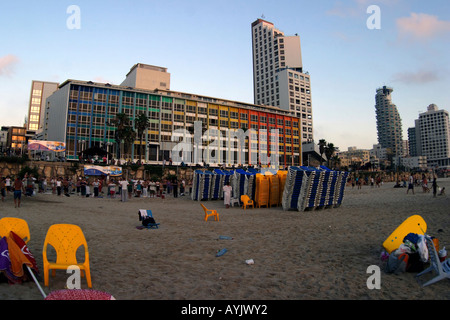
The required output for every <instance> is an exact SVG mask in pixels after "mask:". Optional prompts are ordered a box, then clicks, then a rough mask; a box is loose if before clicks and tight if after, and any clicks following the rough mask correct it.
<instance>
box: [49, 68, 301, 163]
mask: <svg viewBox="0 0 450 320" xmlns="http://www.w3.org/2000/svg"><path fill="white" fill-rule="evenodd" d="M118 113H125V114H126V115H128V116H129V118H130V119H131V122H132V123H133V125H134V120H135V119H136V118H137V117H138V116H139V115H140V114H142V113H143V114H145V115H146V116H147V117H148V118H149V122H150V125H149V128H148V130H146V132H145V133H144V136H143V139H142V147H143V152H142V155H143V158H142V160H143V161H145V162H146V163H162V161H163V160H169V158H173V156H174V155H173V154H172V150H174V147H175V146H176V145H177V144H178V143H179V142H180V141H182V139H186V138H190V137H193V136H194V135H197V134H199V135H200V137H201V146H199V148H200V149H201V150H202V151H203V154H205V155H206V156H204V157H203V158H202V159H201V160H202V161H199V158H195V157H194V156H191V157H189V158H185V159H183V161H184V162H185V163H186V164H189V165H196V164H198V163H199V162H201V163H203V162H205V163H210V164H211V165H214V164H217V165H219V164H225V165H227V166H231V165H240V164H242V165H248V164H255V165H258V164H259V162H260V159H259V158H258V155H259V154H261V153H266V155H267V156H270V155H272V152H274V151H275V150H274V146H275V145H277V144H276V143H275V142H274V140H273V137H274V136H273V135H272V134H271V133H272V132H273V131H272V130H273V129H278V133H279V135H278V159H279V163H278V164H279V165H280V166H289V165H301V163H302V156H301V141H300V139H301V135H300V134H301V132H300V130H301V122H300V119H299V118H298V117H296V116H294V115H293V114H292V113H291V112H289V111H286V110H282V109H280V108H277V107H268V106H260V105H254V104H248V103H242V102H237V101H231V100H225V99H220V98H213V97H207V96H202V95H197V94H191V93H184V92H177V91H171V90H170V74H168V73H167V70H166V69H165V68H161V67H155V66H149V65H145V64H136V65H135V66H133V68H131V70H130V72H129V73H128V75H127V79H125V81H124V82H123V83H122V84H121V85H120V86H118V85H111V84H109V83H106V84H105V83H94V82H92V81H78V80H67V81H65V82H64V83H62V84H61V85H60V86H59V87H58V90H57V91H56V92H54V93H53V94H52V95H51V96H50V97H49V98H48V99H47V101H46V113H45V124H44V131H43V136H42V137H41V139H43V140H49V141H63V142H65V143H66V158H67V159H68V160H76V159H78V155H79V153H80V152H82V151H84V150H86V149H88V148H92V147H94V146H96V147H101V148H104V149H106V150H107V151H108V152H110V153H111V154H113V155H115V154H116V153H117V148H118V144H117V143H116V140H115V131H116V127H115V126H114V125H113V124H112V121H113V120H114V119H115V118H116V115H117V114H118ZM199 121H200V122H201V124H200V122H199ZM199 124H200V130H201V132H196V130H197V129H199V126H198V125H199ZM238 129H242V130H243V131H244V132H249V131H250V130H248V129H252V131H251V134H249V135H248V136H247V137H246V138H245V145H241V143H239V139H238V138H236V137H235V136H234V135H233V132H234V131H235V130H238ZM214 130H215V131H217V133H218V134H217V135H216V136H213V134H212V133H213V132H214ZM180 132H181V133H180ZM219 135H220V139H219V140H220V141H217V139H216V138H218V136H219ZM214 141H215V142H217V143H214ZM139 146H140V139H139V137H136V139H135V141H134V143H132V145H131V147H130V148H127V150H126V151H125V152H124V153H121V158H122V159H123V160H130V161H137V160H138V159H139V149H140V148H139ZM241 151H244V152H243V153H242V152H241ZM242 154H244V156H242ZM211 160H214V161H211Z"/></svg>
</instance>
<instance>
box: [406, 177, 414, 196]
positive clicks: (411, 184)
mask: <svg viewBox="0 0 450 320" xmlns="http://www.w3.org/2000/svg"><path fill="white" fill-rule="evenodd" d="M410 189H411V191H412V194H414V177H413V176H412V174H410V175H409V183H408V190H406V194H408V193H409V190H410Z"/></svg>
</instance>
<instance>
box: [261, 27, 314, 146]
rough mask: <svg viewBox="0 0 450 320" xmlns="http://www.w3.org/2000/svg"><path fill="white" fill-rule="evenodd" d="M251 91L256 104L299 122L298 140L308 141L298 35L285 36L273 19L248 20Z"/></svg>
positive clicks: (308, 108) (306, 89)
mask: <svg viewBox="0 0 450 320" xmlns="http://www.w3.org/2000/svg"><path fill="white" fill-rule="evenodd" d="M252 49H253V95H254V103H255V104H257V105H269V106H274V107H278V108H280V109H283V110H287V111H289V112H290V113H291V114H292V115H293V116H296V117H299V118H300V119H301V123H302V133H301V134H302V136H301V138H302V141H303V142H305V141H312V140H313V138H314V136H313V115H312V103H311V81H310V76H309V74H308V73H307V72H304V71H303V63H302V53H301V46H300V37H299V36H298V35H294V36H285V35H284V33H283V32H282V31H280V30H278V29H276V28H275V26H274V25H273V23H271V22H268V21H265V20H262V19H258V20H256V21H255V22H253V23H252Z"/></svg>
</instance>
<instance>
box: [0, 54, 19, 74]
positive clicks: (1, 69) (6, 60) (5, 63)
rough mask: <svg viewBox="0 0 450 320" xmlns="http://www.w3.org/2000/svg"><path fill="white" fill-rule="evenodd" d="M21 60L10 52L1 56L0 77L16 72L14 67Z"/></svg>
mask: <svg viewBox="0 0 450 320" xmlns="http://www.w3.org/2000/svg"><path fill="white" fill-rule="evenodd" d="M18 62H19V58H17V57H16V56H14V55H12V54H9V55H6V56H4V57H0V77H1V76H6V77H10V76H12V74H13V73H14V67H15V66H16V64H17V63H18Z"/></svg>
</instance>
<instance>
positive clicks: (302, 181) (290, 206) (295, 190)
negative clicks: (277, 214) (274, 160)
mask: <svg viewBox="0 0 450 320" xmlns="http://www.w3.org/2000/svg"><path fill="white" fill-rule="evenodd" d="M307 183H308V176H307V175H306V172H305V170H303V169H301V168H299V167H290V168H289V172H288V175H287V178H286V183H285V185H284V190H283V198H282V200H281V203H282V206H283V209H284V210H298V208H303V206H304V200H305V190H306V187H305V185H306V184H307Z"/></svg>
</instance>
